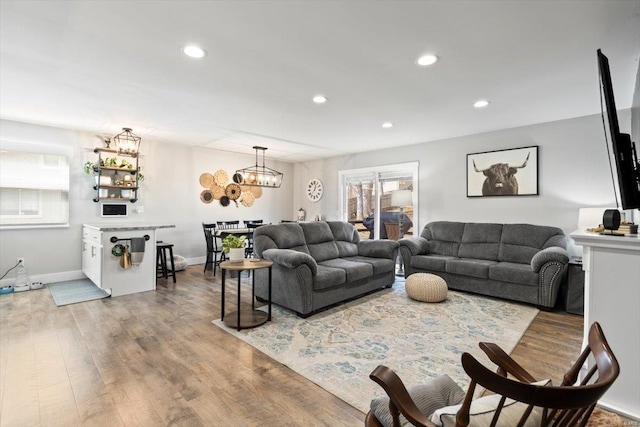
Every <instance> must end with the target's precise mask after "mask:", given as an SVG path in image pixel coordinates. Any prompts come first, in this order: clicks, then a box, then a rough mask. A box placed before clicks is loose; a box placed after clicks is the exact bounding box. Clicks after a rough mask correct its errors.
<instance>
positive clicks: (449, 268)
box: [445, 258, 497, 279]
mask: <svg viewBox="0 0 640 427" xmlns="http://www.w3.org/2000/svg"><path fill="white" fill-rule="evenodd" d="M496 263H497V261H491V260H487V259H473V258H456V259H450V260H448V261H447V263H446V266H445V271H446V272H447V273H451V274H459V275H461V276H471V277H477V278H479V279H488V278H489V267H491V266H492V265H495V264H496Z"/></svg>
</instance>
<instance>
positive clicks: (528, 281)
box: [489, 262, 540, 286]
mask: <svg viewBox="0 0 640 427" xmlns="http://www.w3.org/2000/svg"><path fill="white" fill-rule="evenodd" d="M489 279H491V280H498V281H500V282H508V283H519V284H522V285H529V286H538V285H539V283H540V275H539V274H538V273H536V272H535V271H533V269H532V268H531V265H529V264H517V263H513V262H499V263H497V264H495V265H492V266H491V267H490V268H489Z"/></svg>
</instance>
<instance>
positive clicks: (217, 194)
mask: <svg viewBox="0 0 640 427" xmlns="http://www.w3.org/2000/svg"><path fill="white" fill-rule="evenodd" d="M209 189H210V190H211V194H213V198H214V199H216V200H220V198H221V197H222V196H224V187H220V186H219V185H216V184H213V185H212V186H211V187H209Z"/></svg>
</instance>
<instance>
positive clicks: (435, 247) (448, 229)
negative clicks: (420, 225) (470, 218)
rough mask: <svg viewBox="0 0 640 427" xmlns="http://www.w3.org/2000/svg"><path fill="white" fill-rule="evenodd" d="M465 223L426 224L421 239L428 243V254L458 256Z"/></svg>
mask: <svg viewBox="0 0 640 427" xmlns="http://www.w3.org/2000/svg"><path fill="white" fill-rule="evenodd" d="M464 226H465V223H463V222H448V221H435V222H430V223H429V224H427V225H426V226H425V228H424V230H423V231H422V237H424V238H425V239H427V240H428V241H429V253H432V254H439V255H449V256H458V249H459V247H460V241H462V234H463V233H464Z"/></svg>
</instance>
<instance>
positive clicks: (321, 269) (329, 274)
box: [313, 264, 347, 291]
mask: <svg viewBox="0 0 640 427" xmlns="http://www.w3.org/2000/svg"><path fill="white" fill-rule="evenodd" d="M346 281H347V272H346V271H345V270H344V269H342V268H333V267H328V266H326V265H322V264H318V272H317V273H316V275H315V276H314V277H313V290H314V291H319V290H322V289H328V288H331V287H334V286H338V285H342V284H343V283H345V282H346Z"/></svg>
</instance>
